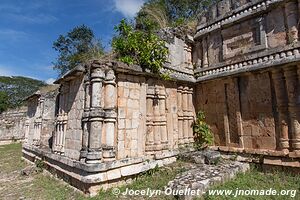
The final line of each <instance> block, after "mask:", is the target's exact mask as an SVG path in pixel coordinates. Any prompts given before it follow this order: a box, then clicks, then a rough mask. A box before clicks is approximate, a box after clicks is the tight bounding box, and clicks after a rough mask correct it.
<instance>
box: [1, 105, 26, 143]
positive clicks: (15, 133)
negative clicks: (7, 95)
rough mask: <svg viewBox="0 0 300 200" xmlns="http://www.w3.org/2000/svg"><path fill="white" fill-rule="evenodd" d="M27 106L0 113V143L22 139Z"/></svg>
mask: <svg viewBox="0 0 300 200" xmlns="http://www.w3.org/2000/svg"><path fill="white" fill-rule="evenodd" d="M26 112H27V107H20V108H18V109H11V110H8V111H6V112H3V113H1V115H0V144H8V143H11V142H16V141H23V140H24V138H25V132H24V129H25V120H26Z"/></svg>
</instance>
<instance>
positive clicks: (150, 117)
mask: <svg viewBox="0 0 300 200" xmlns="http://www.w3.org/2000/svg"><path fill="white" fill-rule="evenodd" d="M146 104H147V105H146V107H147V120H146V126H147V137H146V151H147V152H148V153H151V152H155V151H161V150H163V149H168V147H169V146H168V133H167V118H166V91H165V88H164V87H163V86H161V85H158V84H155V85H149V86H148V88H147V96H146Z"/></svg>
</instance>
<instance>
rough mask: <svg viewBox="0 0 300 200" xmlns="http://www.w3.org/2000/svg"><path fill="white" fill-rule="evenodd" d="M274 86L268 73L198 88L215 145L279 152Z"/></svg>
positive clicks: (214, 82) (198, 94)
mask: <svg viewBox="0 0 300 200" xmlns="http://www.w3.org/2000/svg"><path fill="white" fill-rule="evenodd" d="M271 84H272V83H271V79H270V76H269V73H267V72H265V73H257V74H247V75H243V76H240V77H237V78H228V79H222V80H218V81H210V82H207V83H203V84H200V85H198V86H197V87H196V94H197V97H196V98H197V99H198V101H197V110H202V111H204V112H205V113H206V116H207V118H206V119H207V121H208V123H209V125H210V126H211V128H212V131H213V132H214V135H215V145H218V146H231V147H241V148H254V149H270V150H271V149H272V150H276V149H278V146H277V144H276V138H277V135H276V132H275V117H276V113H275V111H274V108H273V107H274V105H273V100H272V99H273V98H274V96H273V95H274V94H272V86H271Z"/></svg>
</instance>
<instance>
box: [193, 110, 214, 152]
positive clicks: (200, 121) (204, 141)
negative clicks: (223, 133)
mask: <svg viewBox="0 0 300 200" xmlns="http://www.w3.org/2000/svg"><path fill="white" fill-rule="evenodd" d="M196 117H197V119H196V121H195V122H194V125H193V130H194V140H195V143H194V145H195V148H196V149H197V150H201V149H203V148H205V147H206V146H207V145H211V144H213V133H212V132H211V130H210V128H209V126H208V124H207V123H206V122H205V114H204V112H202V111H199V112H198V113H197V116H196Z"/></svg>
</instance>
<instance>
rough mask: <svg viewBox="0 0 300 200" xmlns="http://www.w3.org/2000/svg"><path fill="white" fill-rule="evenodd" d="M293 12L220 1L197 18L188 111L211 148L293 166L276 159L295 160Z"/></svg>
mask: <svg viewBox="0 0 300 200" xmlns="http://www.w3.org/2000/svg"><path fill="white" fill-rule="evenodd" d="M299 8H300V2H298V1H281V0H267V1H261V0H260V1H246V0H240V1H237V0H236V1H221V2H219V3H218V4H216V5H214V6H213V7H211V8H210V10H209V11H208V12H207V14H206V15H203V16H202V18H201V20H200V23H199V26H198V27H197V34H196V35H195V36H194V49H193V61H194V62H195V64H196V66H195V70H194V75H195V78H196V82H197V84H196V88H195V93H194V95H195V100H196V101H195V103H196V104H195V107H196V110H203V111H205V113H206V116H207V120H208V122H209V124H210V126H211V128H212V130H213V132H214V136H215V145H216V146H219V150H222V151H229V152H244V153H251V154H266V155H270V156H274V157H270V158H266V162H270V164H274V163H276V164H282V165H288V166H298V167H299V166H300V165H299V160H298V161H296V162H292V161H291V162H288V161H282V159H280V158H277V157H276V156H283V157H284V158H285V159H287V158H291V157H298V158H299V157H300V125H299V117H300V113H299V109H300V107H299V104H300V99H299V95H300V87H299V81H300V70H299V69H300V68H299V66H298V65H299V64H298V61H299V58H300V54H299V33H298V29H299V13H300V12H299ZM266 150H268V151H266ZM268 159H270V160H268Z"/></svg>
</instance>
